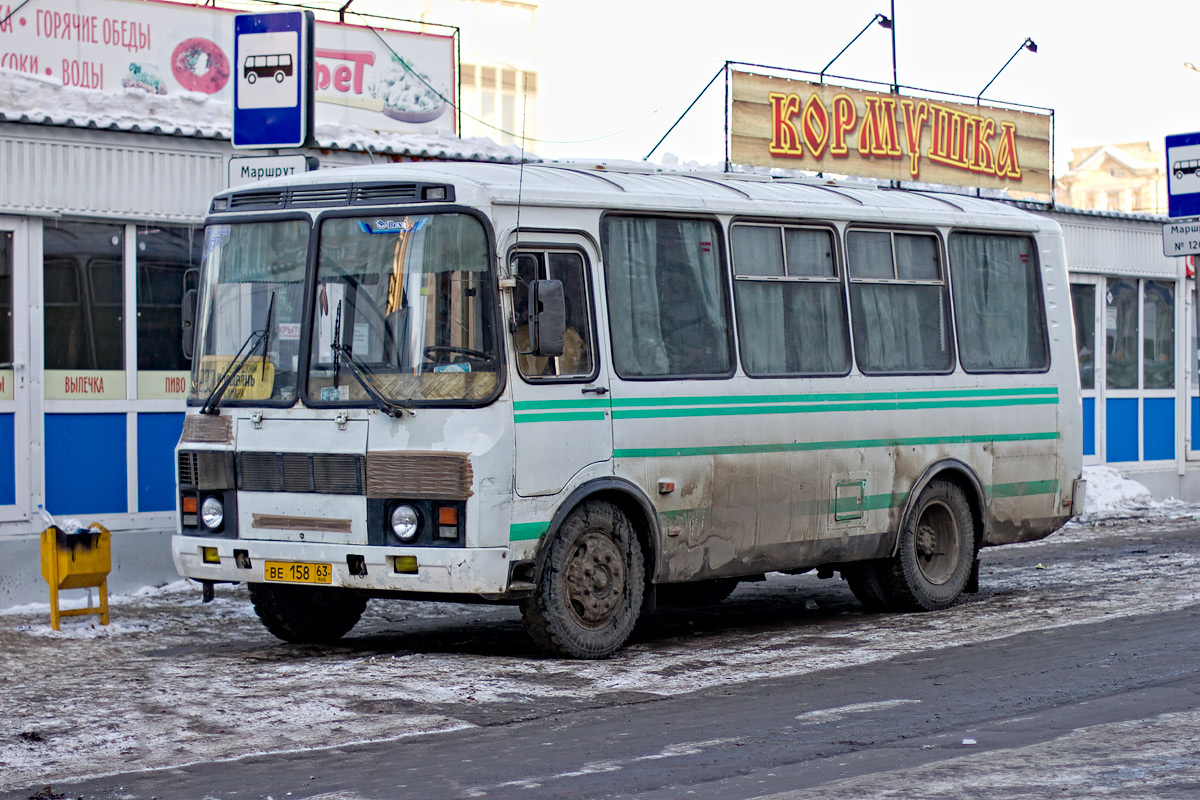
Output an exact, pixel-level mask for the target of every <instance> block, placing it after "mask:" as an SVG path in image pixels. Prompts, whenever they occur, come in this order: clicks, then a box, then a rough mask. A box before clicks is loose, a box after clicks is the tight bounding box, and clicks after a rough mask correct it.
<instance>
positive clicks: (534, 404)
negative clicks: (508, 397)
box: [513, 399, 609, 411]
mask: <svg viewBox="0 0 1200 800" xmlns="http://www.w3.org/2000/svg"><path fill="white" fill-rule="evenodd" d="M608 405H609V403H608V400H607V399H602V400H517V401H515V402H514V403H513V408H514V409H516V410H517V411H545V410H547V409H552V410H562V409H567V408H608Z"/></svg>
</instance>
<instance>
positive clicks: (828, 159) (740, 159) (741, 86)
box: [730, 70, 1050, 194]
mask: <svg viewBox="0 0 1200 800" xmlns="http://www.w3.org/2000/svg"><path fill="white" fill-rule="evenodd" d="M730 160H731V161H733V162H734V163H736V164H747V165H753V166H762V167H778V168H785V169H801V170H812V171H815V172H832V173H837V174H841V175H856V176H862V177H868V178H879V179H884V180H894V181H918V182H922V183H936V184H944V185H950V186H973V187H982V188H992V189H1009V190H1014V191H1020V192H1028V193H1043V194H1048V193H1049V192H1050V116H1049V115H1048V114H1035V113H1030V112H1023V111H1013V110H1010V109H1003V108H994V107H992V106H984V105H968V104H962V103H950V102H945V101H942V100H933V99H927V98H920V97H910V96H906V95H898V94H891V93H890V92H871V91H863V90H860V89H852V88H849V87H845V86H836V85H832V84H827V83H825V84H822V83H812V82H809V81H800V80H791V79H788V78H780V77H772V76H768V75H758V74H754V73H748V72H739V71H736V70H735V71H733V108H732V129H731V142H730Z"/></svg>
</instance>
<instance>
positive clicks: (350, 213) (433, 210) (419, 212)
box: [205, 204, 508, 410]
mask: <svg viewBox="0 0 1200 800" xmlns="http://www.w3.org/2000/svg"><path fill="white" fill-rule="evenodd" d="M435 214H465V215H467V216H471V217H474V218H475V219H476V220H478V222H479V224H480V225H482V226H483V237H484V241H485V242H486V243H487V250H488V252H487V262H488V269H487V272H486V273H485V275H486V278H485V280H487V281H488V282H489V283H490V285H491V286H492V288H493V290H494V297H493V299H494V300H495V303H496V305H495V308H494V309H493V313H494V314H495V315H496V316H495V320H496V326H497V330H496V348H497V359H496V361H497V370H498V374H497V376H496V389H495V391H493V392H492V394H491V395H489V396H488V397H485V398H483V399H481V400H470V399H457V400H439V401H437V402H429V401H427V400H421V401H416V400H405V401H403V405H404V407H405V408H483V407H485V406H489V405H491V404H492V403H494V402H496V400H497V398H499V397H500V396H501V395H502V394H504V390H505V388H506V382H507V378H508V370H507V368H506V362H507V359H506V356H505V353H506V352H507V347H506V346H505V344H504V341H503V340H504V335H505V331H504V330H502V328H503V327H504V325H505V324H506V323H505V318H504V306H503V304H502V303H501V301H500V294H501V293H500V282H499V277H498V275H497V273H496V264H497V258H498V257H497V254H496V231H495V229H494V228H493V227H492V222H491V220H490V219H488V217H487V215H485V214H484V213H483V212H481V211H480V210H479V209H477V208H472V207H470V206H461V205H455V204H450V205H437V206H428V205H424V204H419V205H418V204H414V205H411V206H407V205H401V206H395V205H393V206H363V207H362V208H336V209H331V210H327V211H322V212H321V213H319V214H317V215H316V216H315V217H313V216H309V215H304V216H305V217H306V218H308V219H310V220H311V225H310V228H309V236H308V261H307V264H306V265H305V273H304V311H303V312H302V316H301V325H302V326H303V327H301V329H300V330H301V333H300V338H301V342H300V353H299V359H300V362H299V363H300V364H301V365H306V366H304V368H303V374H302V375H300V376H297V380H298V384H299V385H298V387H297V391H296V398H297V399H298V400H299V401H301V402H303V404H304V405H305V406H306V407H308V408H313V409H321V410H324V409H342V408H347V409H349V408H375V407H376V406H375V403H374V402H373V401H372V400H371V399H370V398H367V399H365V400H362V401H354V400H346V401H340V400H324V401H322V400H321V399H320V398H319V397H318V398H317V399H316V400H314V399H313V398H312V397H311V396H310V395H309V392H308V379H309V374H310V372H311V371H312V367H311V365H312V346H313V344H312V342H313V338H314V337H313V330H312V320H313V316H314V314H315V306H316V302H317V257H318V255H320V252H321V226H322V225H323V224H324V223H325V221H326V220H328V219H334V218H339V217H351V218H364V217H371V216H381V217H393V216H414V217H415V216H428V215H435ZM273 218H274V217H273ZM224 221H226V220H225V219H223V218H221V219H218V222H224ZM205 224H206V225H207V224H208V223H207V222H205ZM221 404H222V405H225V401H224V400H222V401H221Z"/></svg>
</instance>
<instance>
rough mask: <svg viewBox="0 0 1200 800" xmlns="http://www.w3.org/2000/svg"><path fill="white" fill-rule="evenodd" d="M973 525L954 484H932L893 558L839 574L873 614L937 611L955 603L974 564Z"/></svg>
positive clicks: (915, 509)
mask: <svg viewBox="0 0 1200 800" xmlns="http://www.w3.org/2000/svg"><path fill="white" fill-rule="evenodd" d="M975 551H976V537H975V522H974V518H973V517H972V516H971V505H970V503H968V502H967V497H966V495H965V494H963V491H962V489H960V488H959V487H958V486H956V485H955V484H953V483H951V482H950V481H945V480H935V481H931V482H930V483H929V485H928V486H926V487H925V488H924V489H923V490H922V491H921V494H920V495H919V496H918V497H917V502H916V503H915V504H914V505H913V508H912V511H911V513H910V514H909V515H908V517H907V519H906V520H905V522H904V527H903V528H901V529H900V539H899V542H898V543H897V546H896V555H894V556H892V557H891V558H888V559H880V560H878V561H868V562H864V563H863V564H862V565H856V566H855V567H853V568H850V569H848V570H845V571H843V573H842V574H843V576H844V577H845V578H846V580H847V582H848V583H849V584H850V589H851V591H853V592H854V596H855V597H857V598H858V599H859V601H860V602H861V603H862V604H863V606H864V607H866V608H867V609H868V610H871V611H879V610H893V611H936V610H938V609H942V608H947V607H949V606H950V605H952V604H953V603H954V601H955V600H957V599H958V597H959V595H961V594H962V593H963V590H964V589H965V588H966V585H967V580H968V579H969V578H970V577H971V566H972V564H973V563H974V561H975Z"/></svg>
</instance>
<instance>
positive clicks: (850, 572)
mask: <svg viewBox="0 0 1200 800" xmlns="http://www.w3.org/2000/svg"><path fill="white" fill-rule="evenodd" d="M881 567H882V568H886V563H883V564H881V563H878V562H875V561H868V562H865V563H862V564H855V565H853V566H848V567H845V568H843V569H842V577H843V578H845V579H846V583H847V584H848V585H849V586H850V591H852V592H854V596H855V598H857V599H858V602H859V603H861V604H862V607H863V609H864V610H865V611H887V610H889V608H890V604H889V602H888V596H887V593H886V592H885V591H884V588H883V585H882V583H881V582H880V579H879V573H880V569H881Z"/></svg>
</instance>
